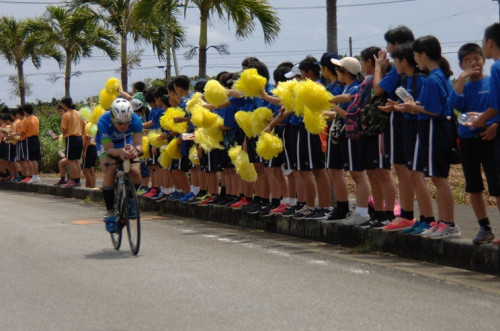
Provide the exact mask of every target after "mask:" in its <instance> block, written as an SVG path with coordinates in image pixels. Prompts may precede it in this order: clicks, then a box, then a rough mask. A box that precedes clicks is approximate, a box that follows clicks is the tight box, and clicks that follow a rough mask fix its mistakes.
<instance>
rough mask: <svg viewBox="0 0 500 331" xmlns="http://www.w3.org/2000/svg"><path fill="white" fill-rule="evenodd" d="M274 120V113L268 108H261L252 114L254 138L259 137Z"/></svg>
mask: <svg viewBox="0 0 500 331" xmlns="http://www.w3.org/2000/svg"><path fill="white" fill-rule="evenodd" d="M272 119H273V111H272V110H271V109H269V108H267V107H259V108H257V109H255V110H254V111H253V112H252V132H253V135H252V136H253V137H257V136H258V135H259V134H260V133H261V132H262V131H263V130H264V129H265V128H266V126H267V125H268V124H269V122H271V120H272Z"/></svg>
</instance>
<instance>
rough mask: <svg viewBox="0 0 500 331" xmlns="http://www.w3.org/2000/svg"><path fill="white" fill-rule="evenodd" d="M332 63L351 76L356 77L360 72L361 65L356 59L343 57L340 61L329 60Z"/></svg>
mask: <svg viewBox="0 0 500 331" xmlns="http://www.w3.org/2000/svg"><path fill="white" fill-rule="evenodd" d="M331 61H332V63H333V64H335V65H336V66H339V67H342V68H345V69H346V70H347V71H349V72H350V73H351V74H353V75H357V74H359V73H360V72H361V70H362V69H361V63H359V61H358V59H356V58H354V57H349V56H346V57H343V58H341V59H340V60H337V59H331Z"/></svg>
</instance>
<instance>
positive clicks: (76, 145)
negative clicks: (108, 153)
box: [65, 136, 83, 161]
mask: <svg viewBox="0 0 500 331" xmlns="http://www.w3.org/2000/svg"><path fill="white" fill-rule="evenodd" d="M82 151H83V139H82V136H69V137H66V152H65V153H66V158H67V159H68V160H70V161H71V160H80V158H81V157H82Z"/></svg>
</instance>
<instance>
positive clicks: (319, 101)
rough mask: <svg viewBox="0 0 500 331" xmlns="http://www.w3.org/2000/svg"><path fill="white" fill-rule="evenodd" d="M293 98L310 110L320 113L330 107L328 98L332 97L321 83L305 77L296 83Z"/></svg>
mask: <svg viewBox="0 0 500 331" xmlns="http://www.w3.org/2000/svg"><path fill="white" fill-rule="evenodd" d="M295 99H296V101H298V102H299V103H301V104H303V105H304V106H305V107H307V108H309V110H310V111H312V112H315V113H322V112H323V111H325V110H328V109H330V107H331V106H330V105H331V104H330V100H331V99H333V95H332V94H331V93H330V92H328V91H327V90H326V88H325V87H324V86H323V85H321V84H318V83H316V82H313V81H312V80H309V79H307V80H305V81H303V82H301V83H300V84H299V85H297V87H296V89H295Z"/></svg>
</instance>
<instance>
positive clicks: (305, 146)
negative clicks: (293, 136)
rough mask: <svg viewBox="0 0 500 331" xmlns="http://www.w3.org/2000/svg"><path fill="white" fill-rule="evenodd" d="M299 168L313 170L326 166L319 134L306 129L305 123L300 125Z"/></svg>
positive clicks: (298, 142) (298, 140)
mask: <svg viewBox="0 0 500 331" xmlns="http://www.w3.org/2000/svg"><path fill="white" fill-rule="evenodd" d="M297 149H298V155H297V170H299V171H304V170H313V169H324V168H325V153H323V151H322V150H321V139H320V138H319V134H312V133H310V132H309V131H307V130H306V126H305V124H304V123H301V124H300V126H299V134H298V135H297Z"/></svg>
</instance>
